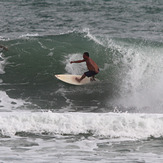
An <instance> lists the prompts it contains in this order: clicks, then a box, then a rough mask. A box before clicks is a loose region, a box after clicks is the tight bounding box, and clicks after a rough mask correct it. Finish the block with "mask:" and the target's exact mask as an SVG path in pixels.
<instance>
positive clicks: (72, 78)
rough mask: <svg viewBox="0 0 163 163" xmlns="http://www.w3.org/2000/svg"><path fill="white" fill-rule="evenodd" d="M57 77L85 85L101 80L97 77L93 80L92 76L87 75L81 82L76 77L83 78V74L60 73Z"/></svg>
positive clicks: (64, 80) (74, 83)
mask: <svg viewBox="0 0 163 163" xmlns="http://www.w3.org/2000/svg"><path fill="white" fill-rule="evenodd" d="M55 77H56V78H57V79H59V80H61V81H63V82H65V83H68V84H72V85H85V84H90V83H94V82H96V81H99V80H98V79H96V78H95V81H91V78H88V77H85V78H84V79H83V80H82V81H81V82H78V81H77V80H76V78H81V75H71V74H59V75H55Z"/></svg>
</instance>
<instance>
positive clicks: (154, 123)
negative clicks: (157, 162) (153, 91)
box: [0, 112, 163, 139]
mask: <svg viewBox="0 0 163 163" xmlns="http://www.w3.org/2000/svg"><path fill="white" fill-rule="evenodd" d="M162 127H163V116H162V115H159V114H129V113H105V114H104V113H52V112H42V113H41V112H39V113H30V112H21V113H16V112H15V113H7V114H5V113H2V114H1V116H0V131H1V134H2V135H7V136H13V135H15V134H17V133H19V132H25V133H26V132H27V133H32V134H43V133H47V134H48V133H49V134H54V135H55V134H59V135H67V134H68V135H69V134H73V135H78V134H90V135H93V136H95V137H103V138H121V139H123V138H125V139H126V138H128V139H146V138H149V137H155V138H158V137H162V136H163V131H162V130H161V128H162Z"/></svg>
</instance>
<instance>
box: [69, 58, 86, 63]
mask: <svg viewBox="0 0 163 163" xmlns="http://www.w3.org/2000/svg"><path fill="white" fill-rule="evenodd" d="M81 62H85V59H82V60H78V61H71V62H70V63H81Z"/></svg>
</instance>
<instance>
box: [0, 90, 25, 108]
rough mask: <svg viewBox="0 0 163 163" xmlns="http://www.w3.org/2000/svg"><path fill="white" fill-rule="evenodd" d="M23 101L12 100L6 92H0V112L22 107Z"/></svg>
mask: <svg viewBox="0 0 163 163" xmlns="http://www.w3.org/2000/svg"><path fill="white" fill-rule="evenodd" d="M24 103H25V102H24V101H23V100H21V99H12V98H10V97H9V96H8V95H7V94H6V92H4V91H0V110H6V111H9V110H10V111H11V110H12V109H16V108H18V107H21V106H23V105H24Z"/></svg>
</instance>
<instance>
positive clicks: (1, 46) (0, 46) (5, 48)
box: [0, 45, 8, 50]
mask: <svg viewBox="0 0 163 163" xmlns="http://www.w3.org/2000/svg"><path fill="white" fill-rule="evenodd" d="M0 48H1V49H3V50H8V48H7V47H5V46H3V45H0Z"/></svg>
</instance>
